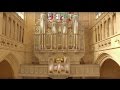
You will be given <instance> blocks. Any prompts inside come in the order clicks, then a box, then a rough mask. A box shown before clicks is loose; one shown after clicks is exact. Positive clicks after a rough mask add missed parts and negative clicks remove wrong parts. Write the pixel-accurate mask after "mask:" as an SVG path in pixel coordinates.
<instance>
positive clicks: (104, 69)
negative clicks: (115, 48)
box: [100, 59, 120, 79]
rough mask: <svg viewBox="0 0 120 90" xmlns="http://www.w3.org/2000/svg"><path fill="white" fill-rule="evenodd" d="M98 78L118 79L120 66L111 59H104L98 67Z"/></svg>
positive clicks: (119, 77)
mask: <svg viewBox="0 0 120 90" xmlns="http://www.w3.org/2000/svg"><path fill="white" fill-rule="evenodd" d="M100 79H120V66H119V65H118V64H117V63H116V62H115V61H114V60H112V59H107V60H105V61H104V62H103V64H102V66H101V68H100Z"/></svg>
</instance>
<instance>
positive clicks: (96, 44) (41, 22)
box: [0, 12, 120, 79]
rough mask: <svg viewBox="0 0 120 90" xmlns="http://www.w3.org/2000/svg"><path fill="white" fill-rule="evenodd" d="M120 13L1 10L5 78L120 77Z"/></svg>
mask: <svg viewBox="0 0 120 90" xmlns="http://www.w3.org/2000/svg"><path fill="white" fill-rule="evenodd" d="M119 22H120V12H0V79H120V66H119V65H120V30H119V29H120V25H119Z"/></svg>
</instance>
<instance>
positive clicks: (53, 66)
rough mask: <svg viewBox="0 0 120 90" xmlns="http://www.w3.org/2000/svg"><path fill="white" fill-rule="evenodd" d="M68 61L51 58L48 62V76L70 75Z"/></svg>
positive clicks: (62, 58) (63, 58) (60, 58)
mask: <svg viewBox="0 0 120 90" xmlns="http://www.w3.org/2000/svg"><path fill="white" fill-rule="evenodd" d="M69 70H70V65H69V61H68V59H67V58H66V57H57V58H51V59H50V60H49V74H53V75H54V74H55V75H59V74H60V75H62V74H69V73H70V71H69Z"/></svg>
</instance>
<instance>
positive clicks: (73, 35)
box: [34, 12, 84, 76]
mask: <svg viewBox="0 0 120 90" xmlns="http://www.w3.org/2000/svg"><path fill="white" fill-rule="evenodd" d="M60 15H61V16H60ZM78 18H79V13H72V14H71V13H66V12H63V13H42V14H40V15H39V17H36V18H35V20H36V21H35V33H34V55H35V57H37V58H38V63H39V64H40V65H44V64H47V65H48V74H49V75H50V76H54V75H66V76H68V75H69V74H70V67H71V66H74V65H79V64H80V62H81V58H82V57H83V56H84V28H83V27H82V26H81V25H80V23H79V22H78ZM76 57H77V58H76Z"/></svg>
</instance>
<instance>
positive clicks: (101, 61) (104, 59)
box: [95, 53, 120, 66]
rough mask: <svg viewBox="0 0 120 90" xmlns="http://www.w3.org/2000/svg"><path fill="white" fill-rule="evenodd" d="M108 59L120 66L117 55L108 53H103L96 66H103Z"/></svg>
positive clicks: (96, 61)
mask: <svg viewBox="0 0 120 90" xmlns="http://www.w3.org/2000/svg"><path fill="white" fill-rule="evenodd" d="M107 59H112V60H114V61H115V62H116V63H118V64H119V65H120V63H119V62H118V60H117V58H116V57H115V55H110V54H107V53H101V54H100V55H99V56H98V58H97V59H96V60H95V64H99V65H100V66H102V64H103V63H104V62H105V61H106V60H107Z"/></svg>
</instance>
